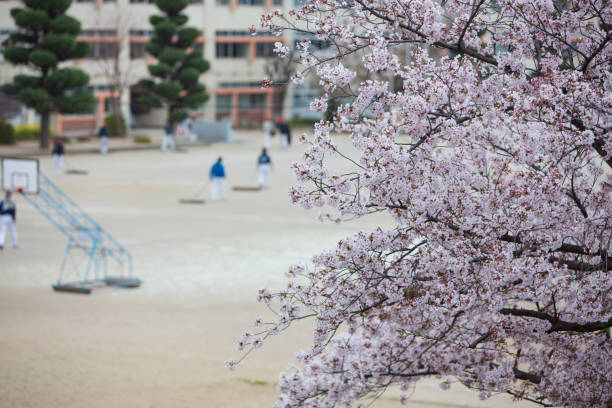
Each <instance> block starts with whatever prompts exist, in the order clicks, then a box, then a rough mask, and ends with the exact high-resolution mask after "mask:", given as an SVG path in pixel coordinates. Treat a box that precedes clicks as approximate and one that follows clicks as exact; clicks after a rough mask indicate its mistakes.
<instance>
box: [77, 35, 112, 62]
mask: <svg viewBox="0 0 612 408" xmlns="http://www.w3.org/2000/svg"><path fill="white" fill-rule="evenodd" d="M116 36H117V32H116V31H115V30H83V31H81V35H80V37H85V38H84V40H85V41H89V43H90V44H91V51H90V52H89V55H87V56H86V57H85V58H87V59H107V58H116V57H117V56H118V55H119V44H118V39H117V38H116Z"/></svg>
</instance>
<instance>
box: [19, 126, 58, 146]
mask: <svg viewBox="0 0 612 408" xmlns="http://www.w3.org/2000/svg"><path fill="white" fill-rule="evenodd" d="M49 133H50V136H51V138H53V135H54V133H55V132H54V130H53V128H50V129H49ZM38 139H40V125H18V126H15V141H17V142H18V141H21V140H38Z"/></svg>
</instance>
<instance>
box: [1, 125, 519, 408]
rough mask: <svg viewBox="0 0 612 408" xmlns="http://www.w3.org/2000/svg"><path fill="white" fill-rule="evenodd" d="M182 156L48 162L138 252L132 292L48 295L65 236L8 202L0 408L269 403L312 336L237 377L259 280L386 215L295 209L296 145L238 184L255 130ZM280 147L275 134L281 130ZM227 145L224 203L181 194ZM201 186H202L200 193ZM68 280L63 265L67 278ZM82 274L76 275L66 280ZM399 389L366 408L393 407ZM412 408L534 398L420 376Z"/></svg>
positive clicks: (47, 168)
mask: <svg viewBox="0 0 612 408" xmlns="http://www.w3.org/2000/svg"><path fill="white" fill-rule="evenodd" d="M238 136H239V139H241V140H240V142H239V143H233V144H216V145H212V146H209V147H197V148H190V149H188V151H186V152H177V153H166V154H162V153H160V152H158V151H141V152H118V153H113V154H109V155H107V156H100V155H97V154H80V155H74V156H70V155H69V156H67V160H66V161H67V164H68V166H69V167H70V168H75V169H86V170H87V171H88V175H84V176H83V175H65V174H55V173H54V172H53V171H52V168H51V160H50V158H49V157H42V158H41V160H40V167H41V171H42V172H44V173H45V174H46V175H48V176H49V177H50V178H51V179H52V180H53V182H55V183H57V184H58V185H59V186H60V187H61V188H62V189H64V190H65V191H66V192H67V193H68V194H69V195H70V196H71V197H72V198H73V200H74V201H75V202H76V203H78V204H79V205H80V206H81V207H82V208H84V209H85V210H86V211H87V212H88V213H89V214H90V215H91V216H92V217H93V218H94V219H95V220H97V221H98V222H99V224H100V225H101V226H103V227H104V228H105V229H107V230H108V231H109V232H110V233H111V234H113V235H114V236H115V237H116V238H117V239H118V241H119V242H121V243H122V244H123V245H124V246H125V247H126V248H127V249H128V250H130V251H131V253H132V255H133V257H134V271H135V275H136V276H137V277H138V278H140V279H142V280H143V281H144V283H143V285H142V287H141V288H139V289H134V290H118V289H100V290H97V291H94V292H93V293H92V294H91V295H88V296H87V295H72V294H65V293H55V292H53V291H52V290H51V287H50V285H51V284H52V283H54V282H55V281H56V280H57V276H58V272H59V267H60V263H61V258H62V254H63V251H64V247H65V245H66V239H65V237H64V236H63V235H62V234H61V233H60V232H59V231H58V230H56V229H55V228H54V227H53V226H52V225H51V224H50V223H49V222H48V221H47V220H46V219H45V218H44V217H43V216H42V215H40V214H39V213H38V212H37V211H36V210H35V209H34V207H32V206H31V205H29V204H28V203H27V202H25V200H24V199H23V198H22V197H17V198H16V202H17V206H18V229H19V234H20V241H21V242H20V248H19V249H12V248H11V247H10V245H7V246H6V248H5V250H4V251H3V252H0V407H112V406H115V407H156V408H157V407H218V408H224V407H256V408H259V407H262V408H263V407H271V406H272V405H273V403H274V401H275V398H276V396H277V392H276V389H275V382H276V381H277V379H278V374H279V372H281V371H283V370H286V369H287V366H288V365H289V364H290V363H294V362H295V360H294V359H293V353H294V352H295V351H297V350H300V349H302V348H306V347H308V346H309V344H310V340H311V335H310V334H309V331H308V330H309V323H308V322H306V323H303V324H302V325H301V326H296V327H294V328H293V329H291V330H289V331H288V332H286V333H284V334H283V335H282V336H280V337H277V338H274V339H273V340H271V341H269V342H268V343H266V344H265V345H264V347H263V348H262V349H260V350H258V351H257V352H255V353H254V354H252V355H250V356H249V357H248V359H247V360H246V361H245V362H244V363H243V364H242V365H241V366H240V367H239V368H238V370H237V371H234V372H230V371H227V370H226V369H225V368H224V365H223V362H224V361H225V360H226V359H227V358H229V357H238V356H239V355H240V354H239V352H237V351H236V350H235V344H236V340H237V339H238V338H239V337H240V335H241V333H242V332H243V331H244V330H246V329H248V328H249V327H250V325H251V324H252V321H253V320H254V318H255V317H258V316H260V315H263V314H264V313H265V310H264V309H263V308H262V307H261V305H259V304H257V303H256V302H255V295H256V291H257V289H259V288H263V287H270V288H280V287H281V286H283V285H284V282H285V278H284V275H283V273H284V271H285V270H286V269H287V267H288V266H289V265H291V264H293V263H304V262H307V261H308V259H309V258H310V256H312V255H314V254H315V253H317V252H319V251H321V250H324V249H326V248H332V247H333V245H334V244H335V242H337V240H338V239H340V238H341V237H343V236H346V235H348V234H351V233H353V232H356V231H358V230H359V229H363V228H373V227H374V226H375V225H376V224H385V223H387V222H388V220H386V219H384V218H381V217H379V218H377V219H374V218H370V219H364V220H359V221H354V222H350V223H346V224H341V225H331V224H321V223H319V222H317V221H316V220H315V217H316V215H317V213H316V211H305V210H303V209H301V208H298V207H295V206H292V205H291V204H290V203H289V200H288V198H287V188H288V187H289V185H291V183H292V182H293V179H292V176H291V174H290V172H289V169H288V168H289V165H290V164H291V163H292V162H293V161H295V160H296V159H297V157H298V156H299V153H300V146H293V147H292V148H290V149H288V150H285V151H281V150H280V149H278V148H273V149H272V152H271V157H272V160H273V162H274V165H275V171H274V172H273V173H272V183H273V184H272V188H270V189H269V190H266V191H262V192H258V193H246V192H242V193H240V192H233V191H231V187H232V186H234V185H248V184H250V183H252V182H253V180H254V178H255V176H254V175H255V160H256V157H257V155H258V150H259V146H260V143H261V141H260V140H258V139H255V138H254V137H253V136H252V134H250V135H246V134H245V135H240V134H239V135H238ZM275 142H278V140H275ZM217 156H223V158H224V161H225V163H226V167H227V171H228V190H229V191H228V200H227V201H226V202H214V203H211V202H207V203H206V204H204V205H181V204H179V203H178V199H180V198H187V197H190V196H191V195H193V194H194V193H195V192H196V191H197V190H198V189H199V188H200V187H201V186H202V185H204V184H205V183H206V180H207V174H208V169H209V167H210V165H211V164H212V163H213V162H214V160H215V159H216V158H217ZM206 193H207V191H206ZM68 278H70V276H69V277H68ZM75 278H76V276H75ZM398 395H399V394H397V393H395V392H394V391H392V392H390V393H389V394H388V395H387V396H385V397H383V398H381V399H380V400H378V401H377V402H376V404H375V405H374V406H378V407H383V408H386V407H396V406H400V404H399V401H398V398H397V397H398ZM407 406H409V407H511V406H512V407H528V406H530V404H526V403H521V404H517V403H513V402H511V400H510V399H509V398H508V397H506V396H498V397H494V398H493V399H490V400H487V401H480V400H478V398H477V396H476V394H475V393H473V392H471V391H468V390H466V389H464V388H462V387H460V386H459V385H456V386H454V387H453V388H451V390H450V391H446V392H442V391H440V389H439V388H438V386H437V383H436V381H433V380H432V381H427V382H424V383H422V384H420V385H419V386H418V387H417V389H416V390H415V391H414V393H413V395H412V398H411V400H410V401H409V403H408V404H407Z"/></svg>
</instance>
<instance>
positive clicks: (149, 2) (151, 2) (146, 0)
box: [130, 0, 155, 4]
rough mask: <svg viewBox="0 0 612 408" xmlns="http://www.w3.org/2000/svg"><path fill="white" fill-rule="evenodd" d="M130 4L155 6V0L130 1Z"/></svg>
mask: <svg viewBox="0 0 612 408" xmlns="http://www.w3.org/2000/svg"><path fill="white" fill-rule="evenodd" d="M130 3H145V4H153V3H155V0H130Z"/></svg>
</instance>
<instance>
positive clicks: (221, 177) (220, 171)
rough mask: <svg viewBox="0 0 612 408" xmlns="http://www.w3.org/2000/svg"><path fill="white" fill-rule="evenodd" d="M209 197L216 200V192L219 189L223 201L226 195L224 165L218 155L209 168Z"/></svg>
mask: <svg viewBox="0 0 612 408" xmlns="http://www.w3.org/2000/svg"><path fill="white" fill-rule="evenodd" d="M209 177H210V199H211V201H216V200H217V194H218V192H219V190H221V198H222V199H223V200H224V201H225V200H227V196H226V193H225V167H224V166H223V158H221V157H219V158H218V159H217V161H216V163H215V164H213V166H212V167H211V168H210V175H209Z"/></svg>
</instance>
